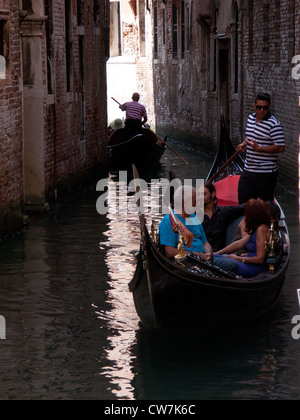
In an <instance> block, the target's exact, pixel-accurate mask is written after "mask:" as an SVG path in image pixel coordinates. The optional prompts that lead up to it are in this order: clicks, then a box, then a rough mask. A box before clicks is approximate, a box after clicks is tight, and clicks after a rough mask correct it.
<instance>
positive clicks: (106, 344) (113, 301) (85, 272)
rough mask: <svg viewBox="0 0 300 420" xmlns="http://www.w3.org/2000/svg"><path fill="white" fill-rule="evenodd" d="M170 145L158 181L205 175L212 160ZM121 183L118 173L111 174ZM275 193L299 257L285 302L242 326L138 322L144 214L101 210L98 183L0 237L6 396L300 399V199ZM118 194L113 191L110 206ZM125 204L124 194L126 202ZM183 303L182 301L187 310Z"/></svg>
mask: <svg viewBox="0 0 300 420" xmlns="http://www.w3.org/2000/svg"><path fill="white" fill-rule="evenodd" d="M181 153H182V154H183V155H184V157H185V158H186V159H187V160H188V161H189V165H188V166H186V165H184V164H183V163H181V161H180V160H179V159H178V158H176V157H175V158H174V156H173V155H171V153H170V152H167V154H166V156H165V157H164V158H163V159H162V166H161V167H160V168H159V171H158V172H157V173H154V172H153V174H151V177H152V178H157V177H167V174H168V171H169V170H173V171H174V172H175V173H176V174H177V175H178V176H179V177H180V178H182V179H184V178H185V179H187V178H193V179H195V178H203V177H205V175H206V173H207V171H208V169H209V167H210V165H211V163H212V160H213V158H212V157H209V156H205V155H202V154H197V153H194V152H189V151H181ZM111 181H112V182H114V178H113V177H111ZM277 196H278V198H279V201H280V202H281V204H282V206H283V209H284V211H285V213H286V217H287V220H288V225H289V230H290V234H291V245H292V258H291V262H290V266H289V270H288V273H287V278H286V283H285V286H284V290H283V294H282V298H281V300H280V303H279V304H278V306H277V307H276V309H275V310H274V311H273V312H272V313H271V314H270V315H269V316H268V317H266V318H264V319H263V320H261V321H260V322H259V323H256V324H255V325H252V326H251V327H250V326H248V325H247V326H245V328H243V329H242V330H239V331H233V332H220V333H218V334H211V335H205V336H204V335H202V334H200V333H199V332H197V331H192V332H188V333H183V332H180V333H178V332H170V333H165V332H163V333H162V332H155V333H153V332H152V333H150V332H147V331H145V330H144V329H143V328H141V327H140V325H139V321H138V318H137V315H136V312H135V309H134V305H133V300H132V296H131V294H130V293H129V291H128V283H129V281H130V280H131V277H132V275H133V273H134V269H135V264H136V252H137V251H138V248H139V227H138V219H137V217H136V216H135V215H132V214H131V215H125V214H114V211H113V208H112V207H111V208H110V212H109V213H108V214H107V215H103V216H100V215H99V214H98V213H97V211H96V201H97V198H98V197H99V193H97V192H96V191H95V190H94V189H93V190H91V191H90V192H89V193H85V194H82V195H81V196H78V197H76V199H74V200H73V201H72V202H70V203H69V204H68V205H65V206H64V208H62V209H60V210H59V211H58V213H57V215H56V217H55V218H54V217H43V216H40V217H32V218H31V226H30V228H29V229H28V230H27V231H25V232H23V233H21V234H20V235H18V236H17V237H15V238H14V239H13V240H11V241H10V242H8V243H3V244H0V315H2V316H4V317H5V319H6V327H7V331H6V340H5V341H0V399H2V400H6V399H11V400H13V399H25V400H26V399H27V400H30V399H44V400H47V399H66V400H67V399H69V400H70V399H79V400H82V399H100V400H116V399H137V400H141V399H143V400H144V399H171V400H184V399H188V400H202V399H299V398H300V340H295V339H293V337H292V329H293V327H294V326H293V325H292V318H293V317H294V316H295V315H298V314H299V306H298V301H297V294H296V290H297V288H299V287H300V283H299V274H300V266H299V254H300V246H299V206H298V197H297V196H296V195H294V194H292V193H290V192H289V191H287V190H286V189H284V188H282V187H278V190H277ZM109 200H110V197H109V199H108V202H109ZM125 201H127V199H126V200H124V203H125ZM179 310H180V308H179Z"/></svg>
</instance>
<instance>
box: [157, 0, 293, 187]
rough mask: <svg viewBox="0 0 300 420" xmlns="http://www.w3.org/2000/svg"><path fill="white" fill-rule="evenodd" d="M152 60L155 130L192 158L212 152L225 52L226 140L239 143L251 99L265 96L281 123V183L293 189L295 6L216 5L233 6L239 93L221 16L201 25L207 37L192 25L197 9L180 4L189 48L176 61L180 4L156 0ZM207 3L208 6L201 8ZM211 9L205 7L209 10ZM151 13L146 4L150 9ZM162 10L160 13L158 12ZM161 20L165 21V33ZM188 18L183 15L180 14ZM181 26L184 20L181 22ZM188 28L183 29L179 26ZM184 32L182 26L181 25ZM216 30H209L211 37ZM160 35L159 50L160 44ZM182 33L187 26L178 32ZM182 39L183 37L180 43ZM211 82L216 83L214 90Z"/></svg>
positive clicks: (230, 33)
mask: <svg viewBox="0 0 300 420" xmlns="http://www.w3.org/2000/svg"><path fill="white" fill-rule="evenodd" d="M157 3H158V57H157V60H155V61H154V97H155V111H156V124H157V129H158V130H159V131H160V133H162V134H166V135H167V134H169V135H171V136H174V137H176V139H177V140H179V141H180V142H185V143H188V144H190V145H191V146H192V147H195V148H197V149H198V150H207V148H213V149H215V148H216V145H217V141H218V136H219V124H218V120H219V115H220V112H221V106H222V105H223V103H222V102H223V91H222V90H221V89H222V87H221V79H222V77H223V76H224V69H220V68H219V67H218V66H219V61H218V60H220V58H219V57H218V54H219V50H220V49H222V48H228V51H229V56H230V63H231V68H230V70H229V72H230V73H229V77H228V80H229V83H228V84H229V97H228V108H229V111H228V119H229V124H230V131H231V137H232V139H233V141H234V142H235V143H236V144H237V143H239V142H240V140H242V139H243V137H244V130H245V124H246V121H247V117H248V114H249V113H250V112H252V110H253V104H254V99H255V96H256V93H257V92H258V91H261V90H263V91H268V92H270V94H271V95H272V98H273V112H274V115H275V116H276V117H277V118H278V119H279V120H280V121H281V122H282V124H283V126H284V130H285V135H286V142H287V148H286V152H285V153H284V154H283V155H282V156H281V168H282V170H281V179H282V180H283V182H284V183H285V184H286V185H288V186H289V187H290V188H292V189H297V184H298V149H299V127H300V115H299V107H298V97H299V96H300V81H295V80H293V79H292V77H291V73H292V68H293V65H292V57H293V56H294V55H297V54H298V55H299V54H300V45H299V43H300V42H299V39H300V38H299V32H300V30H299V27H300V26H299V23H300V0H296V1H294V0H280V1H279V0H276V1H270V2H268V1H267V2H261V1H258V0H249V1H238V2H235V1H232V0H224V1H222V2H219V5H220V7H223V8H226V9H228V8H229V10H234V5H235V4H237V5H238V6H239V41H238V74H239V76H238V77H239V78H238V91H237V92H235V91H234V89H233V86H232V80H233V79H232V78H231V77H232V73H233V71H234V65H233V60H234V42H235V32H234V25H233V23H234V18H235V15H234V14H232V16H231V17H229V18H228V16H227V19H228V21H227V22H222V21H221V15H223V16H226V15H228V13H227V10H226V13H224V10H221V9H220V10H219V11H218V12H217V20H216V21H214V13H213V14H212V18H211V19H208V20H206V21H204V23H207V24H208V28H209V30H208V32H206V31H205V29H204V27H203V26H202V25H201V24H200V23H199V19H198V18H199V16H200V11H201V10H200V8H199V7H200V5H199V3H198V2H191V1H188V0H186V2H185V5H186V7H187V8H189V13H190V15H189V16H190V34H191V36H190V45H189V48H188V49H187V41H186V51H185V55H184V57H183V56H182V54H181V21H180V20H181V17H180V16H181V4H182V2H181V1H177V0H176V1H174V2H166V5H164V3H163V1H162V0H158V2H157ZM208 3H209V2H208ZM212 3H213V2H211V4H212ZM173 4H175V5H176V6H177V10H178V16H179V17H178V46H179V47H178V57H177V58H175V59H174V57H173V49H172V48H173V22H172V20H173V10H172V7H173ZM152 7H153V2H152ZM164 10H165V12H163V11H164ZM163 13H165V16H166V23H165V28H164V21H163ZM186 13H187V11H186ZM186 19H187V17H186ZM186 22H187V21H186ZM186 25H187V23H186ZM215 26H216V30H215ZM220 27H222V32H223V31H224V29H223V28H227V30H226V31H227V33H226V35H227V38H223V37H222V36H220V37H219V39H217V40H216V41H215V46H216V64H215V71H216V78H215V79H214V75H213V71H214V70H213V69H214V66H212V62H213V61H214V54H215V51H214V40H213V39H214V35H215V34H217V35H221V34H220V33H219V32H221V31H219V32H218V29H219V28H220ZM164 30H165V34H166V42H165V43H163V31H164ZM185 30H186V31H187V26H186V28H185ZM185 36H186V37H187V34H186V35H185ZM214 80H215V83H214Z"/></svg>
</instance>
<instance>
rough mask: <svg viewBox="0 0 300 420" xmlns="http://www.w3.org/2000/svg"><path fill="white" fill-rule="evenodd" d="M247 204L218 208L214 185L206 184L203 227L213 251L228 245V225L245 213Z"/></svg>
mask: <svg viewBox="0 0 300 420" xmlns="http://www.w3.org/2000/svg"><path fill="white" fill-rule="evenodd" d="M245 207H246V204H241V205H239V206H218V205H217V197H216V190H215V187H214V185H213V184H211V183H210V182H205V184H204V219H203V222H202V226H203V229H204V232H205V234H206V237H207V240H208V242H209V243H210V244H211V246H212V248H213V251H214V252H216V251H219V250H220V249H223V248H224V246H225V245H226V230H227V227H228V225H229V224H230V223H231V222H233V221H234V220H235V219H237V218H239V217H241V216H243V215H244V213H245Z"/></svg>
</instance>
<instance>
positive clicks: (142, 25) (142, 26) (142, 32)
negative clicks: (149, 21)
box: [139, 0, 146, 57]
mask: <svg viewBox="0 0 300 420" xmlns="http://www.w3.org/2000/svg"><path fill="white" fill-rule="evenodd" d="M139 36H140V56H141V57H146V10H145V1H144V0H140V1H139Z"/></svg>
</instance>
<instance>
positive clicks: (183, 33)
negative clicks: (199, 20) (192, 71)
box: [181, 1, 185, 58]
mask: <svg viewBox="0 0 300 420" xmlns="http://www.w3.org/2000/svg"><path fill="white" fill-rule="evenodd" d="M184 57H185V2H184V1H182V2H181V58H184Z"/></svg>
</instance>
